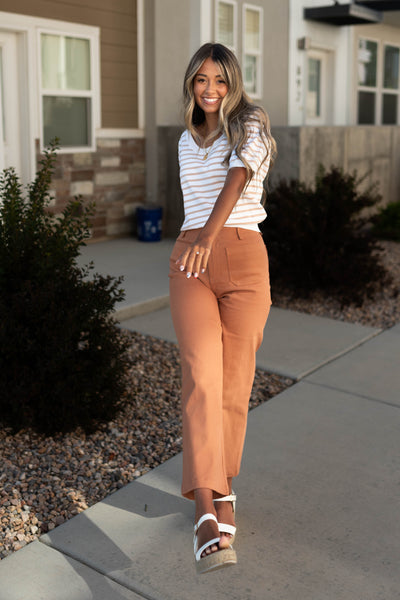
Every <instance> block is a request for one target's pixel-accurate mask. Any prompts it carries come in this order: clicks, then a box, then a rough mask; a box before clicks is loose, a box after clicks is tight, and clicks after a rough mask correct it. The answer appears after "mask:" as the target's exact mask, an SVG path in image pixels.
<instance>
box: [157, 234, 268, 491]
mask: <svg viewBox="0 0 400 600" xmlns="http://www.w3.org/2000/svg"><path fill="white" fill-rule="evenodd" d="M198 233H199V232H198V230H190V231H184V232H182V233H181V234H180V235H179V237H178V239H177V241H176V243H175V246H174V248H173V251H172V254H171V259H170V272H169V277H170V302H171V314H172V320H173V323H174V327H175V331H176V335H177V338H178V343H179V349H180V355H181V365H182V421H183V477H182V494H183V495H184V496H185V497H186V498H191V499H193V498H194V493H193V491H194V490H195V489H196V488H209V489H212V490H214V492H216V493H218V494H222V495H226V494H228V493H229V488H228V483H227V479H228V478H229V477H235V476H236V475H237V474H238V473H239V469H240V461H241V457H242V452H243V444H244V438H245V433H246V424H247V412H248V402H249V398H250V393H251V388H252V385H253V379H254V371H255V354H256V351H257V349H258V348H259V346H260V344H261V341H262V336H263V330H264V326H265V323H266V320H267V317H268V313H269V309H270V305H271V296H270V287H269V274H268V257H267V252H266V248H265V245H264V242H263V240H262V237H261V234H260V233H258V232H256V231H251V230H248V229H242V228H234V227H224V228H223V229H222V231H221V232H220V233H219V234H218V238H217V239H216V241H215V242H214V244H213V247H212V250H211V254H210V258H209V262H208V266H207V270H206V272H205V273H204V274H200V275H199V277H198V278H197V279H195V278H194V277H193V276H192V277H190V278H187V277H186V272H181V271H180V270H179V265H177V264H175V262H176V260H177V258H178V257H179V256H180V255H181V254H182V252H183V251H184V250H185V248H186V247H187V245H190V244H192V243H193V242H194V241H195V239H196V238H197V235H198Z"/></svg>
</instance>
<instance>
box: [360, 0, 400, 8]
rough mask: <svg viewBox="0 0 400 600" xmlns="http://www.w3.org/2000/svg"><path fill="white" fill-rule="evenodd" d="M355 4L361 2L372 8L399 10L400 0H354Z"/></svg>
mask: <svg viewBox="0 0 400 600" xmlns="http://www.w3.org/2000/svg"><path fill="white" fill-rule="evenodd" d="M356 4H362V5H363V6H366V7H367V8H372V10H383V11H385V10H400V0H356Z"/></svg>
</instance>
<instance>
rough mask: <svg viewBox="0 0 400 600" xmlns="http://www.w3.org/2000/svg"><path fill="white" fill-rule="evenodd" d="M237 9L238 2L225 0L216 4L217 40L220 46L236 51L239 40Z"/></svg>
mask: <svg viewBox="0 0 400 600" xmlns="http://www.w3.org/2000/svg"><path fill="white" fill-rule="evenodd" d="M236 13H237V7H236V2H233V1H229V0H225V1H223V2H222V1H219V2H217V3H216V32H215V39H216V41H217V42H219V43H220V44H224V46H228V48H230V49H231V50H232V51H233V52H235V51H236V47H237V40H236V31H237V25H236V20H237V16H236Z"/></svg>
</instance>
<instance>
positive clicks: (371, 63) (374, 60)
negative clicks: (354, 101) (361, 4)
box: [358, 39, 400, 125]
mask: <svg viewBox="0 0 400 600" xmlns="http://www.w3.org/2000/svg"><path fill="white" fill-rule="evenodd" d="M399 68H400V49H399V48H398V47H396V46H391V45H389V44H383V45H380V44H378V42H376V41H372V40H365V39H360V40H359V44H358V123H359V124H366V125H374V124H378V125H381V124H382V125H396V124H398V123H399V96H400V77H399Z"/></svg>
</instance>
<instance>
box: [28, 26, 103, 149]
mask: <svg viewBox="0 0 400 600" xmlns="http://www.w3.org/2000/svg"><path fill="white" fill-rule="evenodd" d="M91 46H92V43H91V39H90V38H86V37H80V36H79V37H78V36H77V37H73V36H69V35H56V34H53V33H47V32H46V33H45V32H41V33H40V58H41V61H40V65H41V77H40V81H41V117H42V144H43V146H48V144H49V142H50V141H51V140H52V139H54V137H58V138H59V140H60V145H61V147H62V148H65V149H68V150H69V151H71V149H72V148H73V149H92V146H93V144H94V118H93V110H94V107H93V104H94V82H93V79H94V77H93V65H92V63H93V60H92V47H91Z"/></svg>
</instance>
